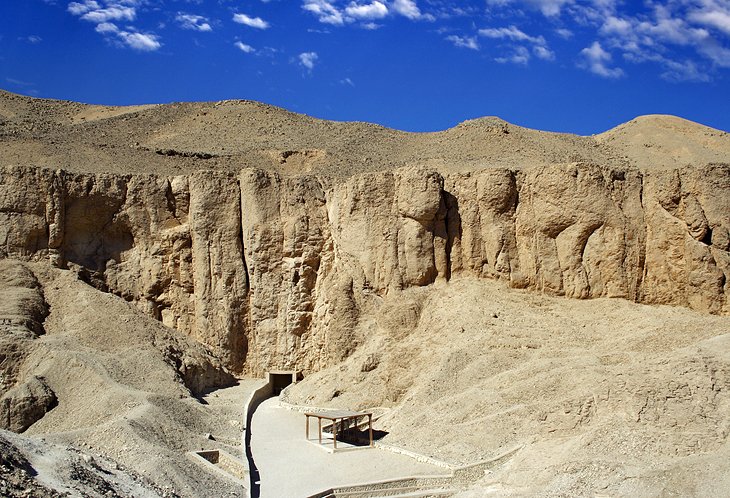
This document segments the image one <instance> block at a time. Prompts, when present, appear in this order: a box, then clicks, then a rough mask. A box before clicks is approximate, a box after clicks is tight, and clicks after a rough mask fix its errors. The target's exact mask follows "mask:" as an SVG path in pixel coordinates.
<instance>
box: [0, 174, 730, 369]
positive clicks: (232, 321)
mask: <svg viewBox="0 0 730 498" xmlns="http://www.w3.org/2000/svg"><path fill="white" fill-rule="evenodd" d="M729 251H730V165H727V164H709V165H706V166H702V167H693V168H690V167H686V168H676V169H663V170H656V169H655V170H651V171H642V170H639V169H636V168H633V167H626V168H623V169H617V168H614V167H608V166H597V165H592V164H585V163H569V164H556V165H552V166H537V167H533V168H524V169H518V170H513V169H499V168H493V169H481V170H475V171H471V172H455V171H450V170H443V171H441V170H439V169H435V168H427V167H402V168H398V169H395V170H391V171H384V172H379V173H364V174H362V175H354V176H350V177H348V178H346V179H343V180H342V181H337V182H333V181H331V180H324V179H322V178H321V177H319V176H317V175H309V174H301V175H298V176H297V175H294V176H285V175H283V174H281V173H277V172H274V171H269V170H261V169H252V168H247V169H244V170H242V171H240V173H239V174H238V175H235V174H231V173H227V172H214V171H197V172H195V173H192V174H188V175H180V176H155V175H146V176H143V175H134V176H131V175H117V174H110V173H96V174H92V173H88V174H79V173H70V172H65V171H60V170H59V171H52V170H46V169H37V168H21V167H4V168H3V169H2V170H0V257H14V258H21V259H26V260H39V259H43V258H49V259H50V260H51V261H52V262H53V263H54V264H55V265H57V266H61V267H69V268H73V269H76V270H77V271H78V272H79V275H81V276H82V278H84V279H86V280H87V281H88V282H89V283H90V284H92V285H95V286H96V287H98V288H100V289H103V290H107V291H109V292H112V293H114V294H117V295H119V296H121V297H123V298H124V299H126V300H128V301H131V302H134V303H135V304H136V305H137V306H138V307H140V308H141V309H143V310H145V311H146V312H147V313H148V314H150V315H151V316H154V317H156V318H157V319H159V320H160V321H162V323H163V324H165V325H167V326H169V327H172V328H174V329H177V330H179V331H181V332H184V333H186V334H188V335H190V336H192V337H194V338H196V339H197V340H198V341H199V342H201V343H203V344H205V345H207V346H208V347H209V348H210V349H211V350H212V351H213V352H214V353H215V354H216V356H218V357H219V358H221V359H222V360H223V361H224V363H225V365H226V366H227V367H228V368H229V369H231V370H232V371H234V372H237V373H243V372H248V373H260V372H262V371H265V370H269V369H289V368H291V369H300V370H304V371H312V370H317V369H320V368H323V367H326V366H329V365H332V364H334V363H336V362H337V361H339V360H341V359H342V358H343V357H346V356H347V355H348V354H349V353H350V352H351V351H352V350H353V349H354V348H355V347H356V346H357V344H358V343H359V341H360V340H361V337H362V334H365V333H367V327H369V326H375V325H373V324H369V323H366V320H361V319H360V318H361V316H362V314H363V310H366V309H367V308H368V307H371V306H377V296H381V297H382V296H385V295H387V294H389V293H391V292H397V291H399V290H403V289H407V288H410V287H416V286H427V285H431V284H434V283H437V282H446V281H449V280H451V279H454V278H458V277H460V276H476V277H483V278H491V279H500V280H504V281H506V282H509V284H510V285H511V286H513V287H518V288H527V289H533V290H536V291H541V292H546V293H549V294H554V295H564V296H566V297H569V298H580V299H584V298H595V297H620V298H625V299H630V300H632V301H636V302H641V303H653V304H671V305H678V306H687V307H690V308H692V309H695V310H699V311H703V312H708V313H714V314H728V313H730V283H728V276H730V252H729Z"/></svg>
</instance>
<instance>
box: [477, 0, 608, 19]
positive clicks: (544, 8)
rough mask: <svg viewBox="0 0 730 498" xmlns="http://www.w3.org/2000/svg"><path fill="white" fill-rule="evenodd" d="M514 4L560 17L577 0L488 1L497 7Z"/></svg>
mask: <svg viewBox="0 0 730 498" xmlns="http://www.w3.org/2000/svg"><path fill="white" fill-rule="evenodd" d="M599 2H600V0H599ZM512 3H518V4H524V5H525V6H527V7H528V8H531V9H535V10H539V11H540V12H542V14H543V15H544V16H547V17H553V16H557V15H559V14H560V12H561V10H562V8H563V7H564V6H566V5H572V4H574V3H575V0H487V4H488V5H492V6H495V7H504V6H505V5H509V4H512ZM597 3H598V2H597Z"/></svg>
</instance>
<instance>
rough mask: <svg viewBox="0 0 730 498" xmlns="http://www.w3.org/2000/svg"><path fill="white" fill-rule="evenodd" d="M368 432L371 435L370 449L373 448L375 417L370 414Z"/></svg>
mask: <svg viewBox="0 0 730 498" xmlns="http://www.w3.org/2000/svg"><path fill="white" fill-rule="evenodd" d="M368 426H369V428H368V432H369V433H370V447H371V448H372V446H373V416H372V415H371V414H369V413H368Z"/></svg>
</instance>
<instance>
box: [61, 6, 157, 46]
mask: <svg viewBox="0 0 730 498" xmlns="http://www.w3.org/2000/svg"><path fill="white" fill-rule="evenodd" d="M141 3H142V0H116V1H111V0H99V1H97V0H84V1H83V2H70V3H69V4H68V7H67V10H68V12H69V13H71V14H72V15H74V16H78V17H79V19H81V20H83V21H88V22H91V23H94V24H96V27H95V28H94V30H95V31H96V32H97V33H99V34H101V35H103V36H104V37H105V38H106V39H107V40H108V41H110V42H112V43H114V44H116V45H118V46H122V47H128V48H131V49H133V50H138V51H140V52H154V51H156V50H158V49H159V48H160V47H162V43H161V42H160V37H159V36H158V35H156V34H154V33H143V32H141V31H140V30H138V29H137V28H135V27H134V26H131V25H128V26H126V27H125V28H124V29H122V28H119V27H118V26H117V24H116V23H117V22H131V21H134V20H135V19H136V18H137V7H138V6H139V5H140V4H141Z"/></svg>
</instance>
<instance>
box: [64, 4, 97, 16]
mask: <svg viewBox="0 0 730 498" xmlns="http://www.w3.org/2000/svg"><path fill="white" fill-rule="evenodd" d="M99 9H101V5H99V4H98V3H97V2H95V1H94V0H86V1H85V2H83V3H80V2H71V3H69V4H68V11H69V12H70V13H72V14H73V15H75V16H80V15H82V14H86V13H87V12H89V11H91V10H99Z"/></svg>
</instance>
